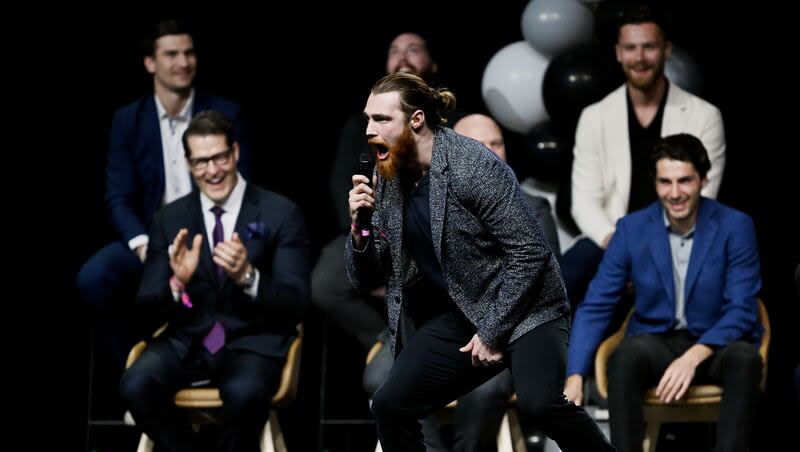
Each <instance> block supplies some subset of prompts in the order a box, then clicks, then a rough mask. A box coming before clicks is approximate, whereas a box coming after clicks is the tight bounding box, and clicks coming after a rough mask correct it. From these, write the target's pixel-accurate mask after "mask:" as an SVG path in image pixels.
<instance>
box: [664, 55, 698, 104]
mask: <svg viewBox="0 0 800 452" xmlns="http://www.w3.org/2000/svg"><path fill="white" fill-rule="evenodd" d="M664 74H665V75H666V76H667V78H668V79H669V80H670V81H671V82H672V83H674V84H676V85H678V86H680V87H681V88H683V89H685V90H686V91H689V92H690V93H692V94H694V95H695V96H699V95H700V94H701V93H702V92H703V73H702V71H701V70H700V66H698V65H697V63H696V62H695V61H694V59H693V58H692V57H691V55H689V54H688V53H686V51H685V50H683V49H681V48H679V47H676V46H675V44H673V45H672V55H670V57H669V58H667V61H666V63H664Z"/></svg>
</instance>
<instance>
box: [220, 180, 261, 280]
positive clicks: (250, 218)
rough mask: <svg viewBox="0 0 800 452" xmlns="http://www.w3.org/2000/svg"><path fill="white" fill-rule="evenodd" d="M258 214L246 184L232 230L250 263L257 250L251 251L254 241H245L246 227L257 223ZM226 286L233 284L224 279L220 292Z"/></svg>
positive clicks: (252, 193) (252, 195) (250, 186)
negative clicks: (242, 245)
mask: <svg viewBox="0 0 800 452" xmlns="http://www.w3.org/2000/svg"><path fill="white" fill-rule="evenodd" d="M259 217H260V212H259V210H258V202H257V199H256V196H255V191H253V189H252V185H250V184H247V188H246V189H245V192H244V197H243V198H242V207H241V208H240V209H239V217H238V218H237V219H236V225H235V226H234V228H233V230H234V231H236V233H237V234H239V239H240V240H241V241H242V243H244V246H245V248H247V256H248V259H249V260H250V262H253V259H252V258H253V256H254V254H255V253H256V252H257V250H255V249H253V246H254V245H253V243H254V242H255V240H247V225H248V224H251V223H258V219H259ZM228 284H233V281H232V280H231V279H230V278H227V277H226V278H225V281H224V283H223V284H220V290H223V289H224V288H225V286H227V285H228Z"/></svg>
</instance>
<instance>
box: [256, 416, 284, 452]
mask: <svg viewBox="0 0 800 452" xmlns="http://www.w3.org/2000/svg"><path fill="white" fill-rule="evenodd" d="M261 452H286V442H285V441H284V439H283V431H282V430H281V424H280V422H279V421H278V413H277V412H276V411H275V410H269V419H267V423H266V425H264V430H262V431H261Z"/></svg>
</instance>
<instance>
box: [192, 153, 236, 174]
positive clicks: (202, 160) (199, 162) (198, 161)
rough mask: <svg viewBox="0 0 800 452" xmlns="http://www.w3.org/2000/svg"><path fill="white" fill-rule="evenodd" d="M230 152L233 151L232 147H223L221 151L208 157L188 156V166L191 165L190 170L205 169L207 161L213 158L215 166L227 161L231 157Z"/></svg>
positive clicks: (198, 170)
mask: <svg viewBox="0 0 800 452" xmlns="http://www.w3.org/2000/svg"><path fill="white" fill-rule="evenodd" d="M231 152H233V148H228V149H225V150H224V151H222V152H218V153H216V154H214V155H212V156H210V157H197V158H190V159H188V160H189V166H191V167H192V171H197V172H200V171H205V169H206V168H207V167H208V162H209V161H210V160H213V161H214V163H216V164H217V166H220V165H224V164H226V163H228V160H230V159H231Z"/></svg>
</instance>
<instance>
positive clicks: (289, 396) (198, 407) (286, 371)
mask: <svg viewBox="0 0 800 452" xmlns="http://www.w3.org/2000/svg"><path fill="white" fill-rule="evenodd" d="M166 328H167V325H164V326H162V327H161V328H159V329H158V331H156V332H155V334H153V337H158V336H159V335H160V334H161V333H163V332H164V330H166ZM302 344H303V325H302V324H299V325H297V337H296V338H295V339H294V340H293V341H292V343H291V345H290V346H289V353H288V355H287V356H286V364H284V366H283V371H282V373H281V383H280V386H279V387H278V391H277V392H276V393H275V395H274V396H272V401H271V403H270V410H269V418H268V419H267V422H266V424H265V425H264V430H262V432H261V439H260V440H259V444H260V448H261V452H286V443H285V441H284V439H283V432H282V431H281V426H280V422H279V421H278V413H277V412H276V411H275V408H284V407H287V406H289V405H291V404H292V402H294V399H295V397H296V396H297V382H298V380H299V377H300V356H301V351H302ZM145 347H147V343H146V342H145V341H141V342H139V343H138V344H136V345H135V346H134V347H133V348H132V349H131V351H130V353H129V354H128V362H127V364H126V365H125V366H126V368H127V367H131V366H132V365H133V363H134V362H136V360H137V359H138V358H139V356H140V355H141V354H142V352H143V351H144V349H145ZM175 405H177V406H179V407H181V408H187V409H189V411H190V412H189V414H190V415H191V418H192V423H193V424H194V425H201V424H208V423H215V422H218V421H219V420H220V419H219V416H218V409H219V408H220V407H222V400H221V399H220V397H219V389H217V388H187V389H181V390H180V391H178V392H177V393H176V394H175ZM152 450H153V441H152V440H151V439H150V438H148V437H147V435H146V434H144V433H142V437H141V439H140V440H139V447H138V449H137V452H152Z"/></svg>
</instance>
